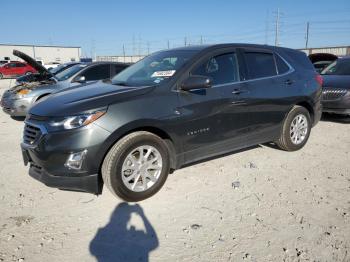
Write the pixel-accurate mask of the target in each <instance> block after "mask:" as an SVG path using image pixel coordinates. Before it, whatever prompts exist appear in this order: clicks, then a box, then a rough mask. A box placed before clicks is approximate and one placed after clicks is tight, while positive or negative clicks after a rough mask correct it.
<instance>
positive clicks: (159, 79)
mask: <svg viewBox="0 0 350 262" xmlns="http://www.w3.org/2000/svg"><path fill="white" fill-rule="evenodd" d="M162 80H163V78H156V79H155V80H154V81H153V82H154V83H156V84H159V83H160V82H161V81H162Z"/></svg>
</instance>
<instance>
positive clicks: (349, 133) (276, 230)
mask: <svg viewBox="0 0 350 262" xmlns="http://www.w3.org/2000/svg"><path fill="white" fill-rule="evenodd" d="M2 91H3V89H0V93H2ZM22 128H23V122H18V121H14V120H12V119H10V118H9V117H8V116H7V115H5V114H4V113H3V112H0V167H1V168H0V214H1V216H0V261H52V262H53V261H96V259H98V260H99V261H133V260H137V261H148V259H149V260H150V261H350V153H349V152H350V124H347V123H343V122H342V121H340V120H339V119H334V118H331V117H328V118H326V119H324V120H323V121H322V122H320V123H319V124H318V125H317V126H316V127H315V128H314V129H313V130H312V134H311V138H310V140H309V143H308V144H307V145H306V147H305V148H304V149H303V150H301V151H298V152H294V153H287V152H283V151H280V150H277V149H274V148H271V147H268V146H258V147H256V148H252V149H250V150H246V151H244V152H240V153H237V154H231V155H228V156H225V157H221V158H217V159H215V160H211V161H209V162H205V163H201V164H197V165H194V166H191V167H187V168H184V169H182V170H178V171H177V172H175V173H174V174H173V175H170V177H169V178H168V181H167V182H166V184H165V186H164V188H163V189H162V190H161V191H160V192H159V193H158V194H157V195H155V196H154V197H152V198H151V199H148V200H146V201H143V202H141V203H139V204H138V205H134V204H127V203H122V202H121V201H120V200H118V199H116V198H114V197H113V196H112V194H110V193H109V192H108V191H107V190H104V192H103V195H102V196H99V197H96V196H93V195H89V194H84V193H75V192H64V191H59V190H56V189H52V188H47V187H45V186H44V185H42V184H40V183H39V182H37V181H35V180H33V179H32V178H30V177H29V176H28V175H27V168H26V167H24V166H23V163H22V159H21V153H20V147H19V143H20V140H21V133H22Z"/></svg>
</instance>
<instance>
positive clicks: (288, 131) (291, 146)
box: [275, 106, 312, 151]
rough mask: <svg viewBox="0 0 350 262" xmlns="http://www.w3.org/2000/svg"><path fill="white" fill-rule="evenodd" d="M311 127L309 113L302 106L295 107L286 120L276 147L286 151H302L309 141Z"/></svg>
mask: <svg viewBox="0 0 350 262" xmlns="http://www.w3.org/2000/svg"><path fill="white" fill-rule="evenodd" d="M311 125H312V124H311V118H310V114H309V111H308V110H307V109H306V108H304V107H302V106H294V107H293V108H292V109H291V110H290V112H289V113H288V115H287V117H286V119H285V120H284V123H283V127H282V130H281V134H280V138H279V139H278V140H277V141H276V142H275V143H276V145H277V146H278V147H279V148H280V149H282V150H285V151H296V150H299V149H301V148H302V147H304V145H305V144H306V142H307V140H308V139H309V136H310V132H311Z"/></svg>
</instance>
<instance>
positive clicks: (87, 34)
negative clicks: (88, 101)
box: [0, 0, 350, 57]
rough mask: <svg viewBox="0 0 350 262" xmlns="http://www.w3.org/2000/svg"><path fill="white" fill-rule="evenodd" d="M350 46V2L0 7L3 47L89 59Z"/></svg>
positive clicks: (27, 1)
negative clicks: (228, 47) (64, 49)
mask: <svg viewBox="0 0 350 262" xmlns="http://www.w3.org/2000/svg"><path fill="white" fill-rule="evenodd" d="M277 10H279V14H280V16H279V17H280V19H279V23H278V25H279V30H278V32H279V34H278V35H279V39H278V43H279V45H281V46H286V47H291V48H304V47H305V44H306V41H305V35H306V24H307V22H309V42H308V46H309V47H325V46H339V45H350V0H332V1H330V0H318V1H312V0H284V1H282V0H280V1H278V0H261V1H259V0H255V1H252V0H244V1H242V0H236V1H235V0H221V1H220V0H216V1H215V0H212V1H207V0H197V1H195V0H187V1H186V0H173V1H169V0H168V1H166V0H147V1H146V0H144V1H142V0H139V1H137V0H128V1H124V0H120V1H118V0H114V1H113V0H95V1H92V0H85V1H83V0H74V1H73V0H70V1H69V0H60V1H47V0H36V1H34V0H16V1H2V3H1V20H2V26H1V33H0V43H11V44H34V45H65V46H81V47H82V54H83V56H87V57H91V56H95V55H122V54H123V53H124V52H125V54H126V55H137V54H148V53H152V52H154V51H157V50H160V49H166V48H168V47H170V48H172V47H178V46H184V45H195V44H214V43H233V42H244V43H259V44H271V45H274V44H275V33H276V20H277V19H276V16H277Z"/></svg>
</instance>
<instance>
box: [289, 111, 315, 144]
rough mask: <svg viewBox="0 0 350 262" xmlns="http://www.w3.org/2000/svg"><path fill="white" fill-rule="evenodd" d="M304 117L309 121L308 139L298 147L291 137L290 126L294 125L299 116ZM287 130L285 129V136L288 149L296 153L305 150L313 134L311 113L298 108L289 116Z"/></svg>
mask: <svg viewBox="0 0 350 262" xmlns="http://www.w3.org/2000/svg"><path fill="white" fill-rule="evenodd" d="M301 114H302V115H304V116H305V117H306V119H307V128H308V130H307V134H306V137H305V139H304V141H303V142H302V143H300V144H298V145H296V144H294V143H293V142H292V138H291V137H290V126H291V124H292V121H293V120H294V118H295V117H296V116H297V115H301ZM285 124H286V129H285V133H284V134H283V135H284V136H285V137H284V139H285V141H286V144H287V147H288V149H289V150H290V151H296V150H299V149H301V148H303V147H304V146H305V144H306V143H307V141H308V140H309V137H310V133H311V125H312V123H311V118H310V114H309V111H308V110H307V109H306V108H304V107H296V108H294V109H293V110H292V111H291V112H290V113H289V114H288V117H287V119H286V123H285Z"/></svg>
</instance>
